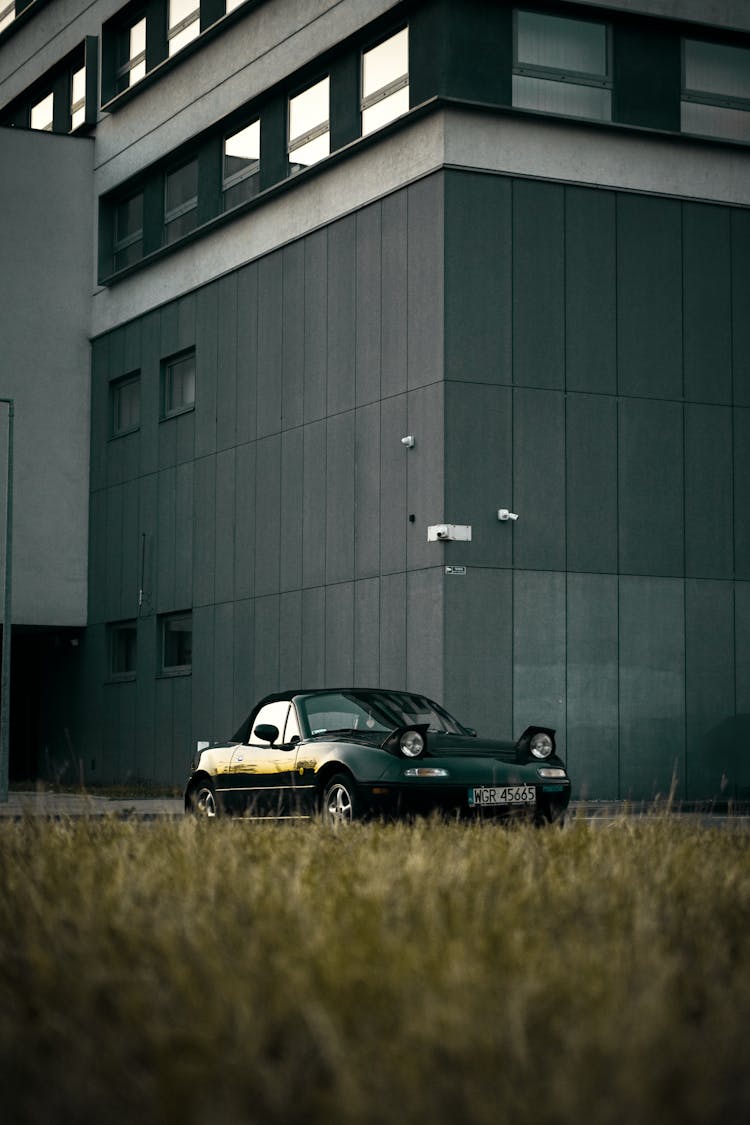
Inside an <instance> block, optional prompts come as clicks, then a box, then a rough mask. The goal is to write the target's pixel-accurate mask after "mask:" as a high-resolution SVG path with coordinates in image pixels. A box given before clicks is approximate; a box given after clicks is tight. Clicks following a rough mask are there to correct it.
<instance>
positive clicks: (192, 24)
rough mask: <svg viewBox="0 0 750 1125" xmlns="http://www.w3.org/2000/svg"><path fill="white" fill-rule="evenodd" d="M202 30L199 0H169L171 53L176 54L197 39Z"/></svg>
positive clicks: (168, 36)
mask: <svg viewBox="0 0 750 1125" xmlns="http://www.w3.org/2000/svg"><path fill="white" fill-rule="evenodd" d="M200 30H201V11H200V4H199V3H198V2H197V0H169V20H168V31H167V38H168V40H169V53H170V55H174V54H176V53H177V51H181V50H182V48H183V47H186V46H187V44H188V43H189V42H190V41H191V39H196V38H197V37H198V36H199V35H200Z"/></svg>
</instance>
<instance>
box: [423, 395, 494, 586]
mask: <svg viewBox="0 0 750 1125" xmlns="http://www.w3.org/2000/svg"><path fill="white" fill-rule="evenodd" d="M511 396H512V391H511V390H510V389H509V388H508V387H493V386H487V385H482V384H480V383H446V385H445V419H446V426H445V518H446V520H448V521H449V522H451V523H468V524H470V525H471V529H472V538H471V555H470V557H471V565H472V566H510V565H511V562H512V558H513V532H512V527H513V525H512V524H511V523H500V522H499V520H498V518H497V512H498V509H499V508H510V509H512V507H513V499H512V494H513V459H512V458H513V454H512V450H513V443H512V433H513V427H512V412H513V404H512V397H511ZM413 452H414V453H416V452H418V449H417V448H415V450H414V451H413ZM462 553H463V554H465V553H466V548H465V547H464V546H463V545H462V544H455V545H453V544H447V545H446V555H445V558H446V562H454V561H455V562H459V563H460V561H461V560H460V558H459V555H461V554H462Z"/></svg>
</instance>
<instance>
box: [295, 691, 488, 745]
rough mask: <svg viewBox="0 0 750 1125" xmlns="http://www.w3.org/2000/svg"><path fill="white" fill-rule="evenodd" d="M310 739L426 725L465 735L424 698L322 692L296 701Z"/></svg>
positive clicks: (384, 693) (391, 693)
mask: <svg viewBox="0 0 750 1125" xmlns="http://www.w3.org/2000/svg"><path fill="white" fill-rule="evenodd" d="M297 703H298V708H299V711H300V713H301V716H302V720H303V722H304V723H306V724H307V727H308V730H309V732H310V734H311V735H316V734H325V733H329V732H331V731H336V730H358V731H362V732H367V731H373V732H375V733H379V732H382V733H387V732H388V731H390V730H393V729H394V727H405V726H417V725H422V724H425V725H427V726H428V727H429V729H430V730H432V731H442V732H444V733H446V734H465V733H466V731H465V730H464V728H463V727H462V726H461V724H460V723H458V722H456V720H455V719H453V718H451V716H450V715H449V714H448V712H447V711H444V710H443V708H442V707H439V706H438V705H437V703H433V702H432V700H430V699H427V698H426V697H425V696H423V695H411V694H410V693H408V692H400V691H372V692H370V691H345V692H321V693H320V694H319V695H308V696H305V697H304V698H302V699H300V700H298V701H297Z"/></svg>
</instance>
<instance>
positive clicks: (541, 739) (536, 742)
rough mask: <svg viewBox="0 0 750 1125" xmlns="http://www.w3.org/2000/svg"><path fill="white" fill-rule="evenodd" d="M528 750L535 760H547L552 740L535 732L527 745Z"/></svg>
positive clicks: (539, 732)
mask: <svg viewBox="0 0 750 1125" xmlns="http://www.w3.org/2000/svg"><path fill="white" fill-rule="evenodd" d="M529 750H530V751H531V753H532V755H533V756H534V757H535V758H541V759H544V758H549V756H550V754H551V753H552V750H553V746H552V739H551V738H550V736H549V735H548V734H542V732H541V731H537V733H536V734H535V735H533V737H532V739H531V742H530V743H529Z"/></svg>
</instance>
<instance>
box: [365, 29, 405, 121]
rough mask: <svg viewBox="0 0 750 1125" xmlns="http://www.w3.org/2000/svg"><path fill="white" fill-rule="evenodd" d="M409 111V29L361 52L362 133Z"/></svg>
mask: <svg viewBox="0 0 750 1125" xmlns="http://www.w3.org/2000/svg"><path fill="white" fill-rule="evenodd" d="M408 112H409V29H408V28H406V27H405V28H404V29H403V30H402V31H399V32H398V33H397V34H396V35H392V36H391V37H390V39H386V40H385V42H383V43H379V44H378V45H377V47H373V48H372V49H371V50H369V51H365V52H364V53H363V55H362V135H363V136H365V135H366V134H367V133H372V132H374V130H375V129H380V128H382V126H383V125H387V124H388V122H389V121H393V120H394V118H396V117H400V116H401V114H402V113H408Z"/></svg>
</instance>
